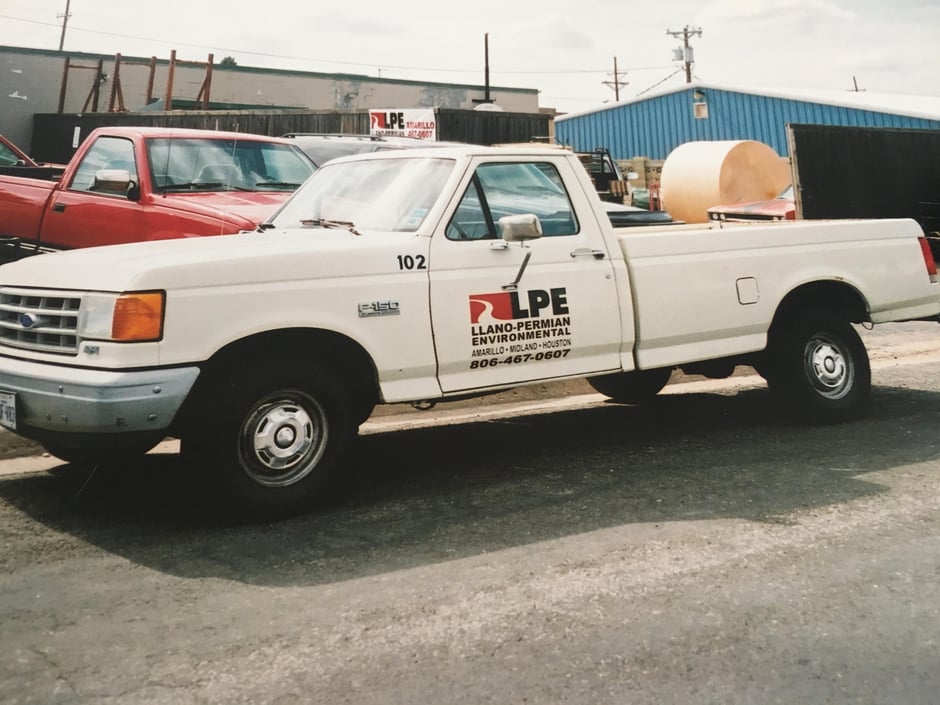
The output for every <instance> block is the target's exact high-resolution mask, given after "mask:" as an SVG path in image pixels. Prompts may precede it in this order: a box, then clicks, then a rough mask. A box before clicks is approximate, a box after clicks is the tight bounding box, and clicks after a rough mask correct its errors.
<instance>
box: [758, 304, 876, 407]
mask: <svg viewBox="0 0 940 705" xmlns="http://www.w3.org/2000/svg"><path fill="white" fill-rule="evenodd" d="M768 362H769V370H768V374H767V375H765V376H766V379H767V382H768V384H769V386H770V388H771V391H773V393H774V394H776V395H777V397H778V398H779V399H780V400H781V401H782V402H783V404H784V406H785V407H786V408H787V410H788V411H789V412H790V413H791V414H792V415H793V416H795V417H796V418H798V419H801V420H803V421H807V422H810V423H821V424H831V423H840V422H843V421H850V420H853V419H857V418H859V417H861V416H863V415H864V414H865V412H866V411H867V408H868V402H869V398H870V396H871V367H870V365H869V361H868V352H867V351H866V350H865V345H864V343H862V339H861V338H860V337H859V335H858V333H857V332H856V331H855V329H854V328H853V327H852V325H851V324H850V323H849V322H848V321H845V320H842V319H840V318H839V317H837V316H836V315H834V314H832V313H828V312H808V313H803V314H802V315H801V316H800V317H799V318H792V319H790V320H788V321H785V322H783V323H782V324H780V326H779V327H778V328H777V329H776V330H774V331H773V332H772V335H771V347H770V350H769V356H768Z"/></svg>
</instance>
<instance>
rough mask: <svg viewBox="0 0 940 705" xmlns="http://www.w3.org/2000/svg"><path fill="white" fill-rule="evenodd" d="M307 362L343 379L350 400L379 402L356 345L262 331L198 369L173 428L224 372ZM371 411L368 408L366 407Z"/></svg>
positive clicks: (329, 337) (302, 332)
mask: <svg viewBox="0 0 940 705" xmlns="http://www.w3.org/2000/svg"><path fill="white" fill-rule="evenodd" d="M286 360H300V361H309V362H310V364H312V365H326V366H329V367H330V368H331V369H332V370H333V372H334V373H335V374H337V375H339V376H342V377H343V386H344V388H346V389H348V390H349V396H350V398H352V399H358V400H361V401H362V402H363V404H364V405H374V404H375V403H377V402H378V399H379V386H378V375H377V373H376V370H375V365H374V364H373V362H372V358H371V357H370V356H369V354H368V353H367V352H366V351H365V350H364V349H363V348H362V346H360V345H359V344H358V343H356V342H355V341H353V340H352V339H351V338H348V337H346V336H344V335H341V334H339V333H335V332H333V331H327V330H319V329H306V328H292V329H284V330H277V331H266V332H264V333H258V334H256V335H252V336H249V337H247V338H242V339H240V340H236V341H234V342H231V343H229V344H228V345H226V346H225V347H224V348H222V349H220V350H218V351H217V352H216V353H215V354H214V355H213V356H212V357H211V358H210V359H209V360H207V361H206V362H205V363H203V365H202V373H201V374H200V375H199V379H198V380H197V382H196V387H195V388H194V389H193V392H192V393H191V394H190V395H189V398H188V399H187V403H186V407H185V408H184V410H183V413H182V414H181V415H180V418H178V420H177V423H175V424H174V426H177V425H179V426H185V425H186V424H187V419H188V418H189V417H190V413H191V412H192V411H193V410H194V409H195V407H196V406H197V404H198V400H199V399H200V398H201V397H202V392H203V390H204V389H206V388H208V387H210V385H211V384H213V382H214V381H215V380H216V379H218V377H219V376H220V375H222V374H224V373H226V372H229V373H231V374H235V375H242V374H244V375H249V374H251V372H252V368H253V367H254V366H255V365H256V364H259V363H263V364H265V365H272V364H278V361H286ZM370 408H371V406H370Z"/></svg>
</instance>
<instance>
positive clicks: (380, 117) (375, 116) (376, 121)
mask: <svg viewBox="0 0 940 705" xmlns="http://www.w3.org/2000/svg"><path fill="white" fill-rule="evenodd" d="M369 121H370V124H371V125H372V129H373V130H384V129H385V113H369Z"/></svg>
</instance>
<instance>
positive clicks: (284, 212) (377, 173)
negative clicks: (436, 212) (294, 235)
mask: <svg viewBox="0 0 940 705" xmlns="http://www.w3.org/2000/svg"><path fill="white" fill-rule="evenodd" d="M454 164H455V162H454V160H453V159H437V158H430V157H421V158H407V159H369V160H365V161H351V162H331V163H329V164H327V165H325V166H324V167H322V168H321V169H319V170H317V173H316V174H315V175H314V176H313V178H311V179H310V180H309V181H308V182H307V183H306V184H304V186H303V187H302V188H301V189H299V190H298V191H297V193H296V194H294V196H293V197H292V198H291V199H290V200H289V201H288V202H287V203H286V204H284V207H283V208H282V209H281V210H280V211H278V212H277V214H276V215H275V216H274V218H273V219H272V221H271V222H272V224H273V225H274V227H276V228H301V227H315V226H324V225H325V226H328V225H329V224H331V223H342V224H349V225H350V226H352V227H354V228H355V229H356V230H357V231H360V232H361V231H364V230H378V231H385V232H414V231H416V230H417V229H418V228H419V227H420V226H421V223H422V222H423V221H424V218H425V216H426V215H427V214H428V211H430V210H431V206H433V205H434V202H435V201H436V200H437V197H438V195H439V194H440V192H441V189H442V188H443V187H444V183H445V182H446V181H447V177H448V176H450V173H451V172H452V171H453V169H454Z"/></svg>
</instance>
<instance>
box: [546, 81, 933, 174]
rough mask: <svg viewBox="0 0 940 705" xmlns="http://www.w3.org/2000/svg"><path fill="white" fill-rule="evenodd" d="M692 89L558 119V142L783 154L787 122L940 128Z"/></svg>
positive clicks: (632, 149) (659, 155)
mask: <svg viewBox="0 0 940 705" xmlns="http://www.w3.org/2000/svg"><path fill="white" fill-rule="evenodd" d="M696 90H697V89H695V88H693V87H690V88H689V89H688V90H681V91H677V92H674V93H669V94H666V95H661V96H657V97H653V98H650V99H649V100H644V101H638V102H633V103H627V104H624V105H617V106H613V107H610V108H605V109H603V110H598V111H597V112H593V113H589V114H581V115H574V116H571V117H566V116H562V117H558V118H556V119H555V136H556V141H557V142H559V143H561V144H566V145H569V146H571V147H573V148H574V149H576V150H578V151H585V150H591V149H594V148H595V147H607V148H608V149H609V150H610V152H611V155H612V156H613V157H614V159H630V158H632V157H637V156H644V157H649V158H650V159H665V158H666V157H667V156H668V154H669V152H671V151H672V150H673V149H675V148H676V147H677V146H678V145H680V144H682V143H684V142H692V141H696V140H757V141H759V142H763V143H765V144H769V145H770V146H771V147H773V148H774V150H775V151H776V152H777V153H778V154H780V155H786V154H787V135H786V127H787V124H788V123H802V124H818V125H847V126H859V127H892V128H915V129H940V120H927V119H921V118H912V117H906V116H903V115H893V114H889V113H881V112H875V111H872V110H861V109H858V108H847V107H841V106H835V105H825V104H821V103H812V102H807V101H801V100H789V99H784V98H773V97H768V96H758V95H751V94H747V93H738V92H734V91H726V90H720V89H715V88H708V87H705V88H702V89H700V90H701V92H702V94H703V95H702V96H701V98H700V100H696V97H695V96H694V95H693V94H694V93H695V91H696ZM696 103H698V104H700V105H704V106H706V108H707V115H708V116H707V117H699V118H697V117H696V116H695V111H696V107H695V105H696ZM698 110H700V111H701V110H702V108H698Z"/></svg>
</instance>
